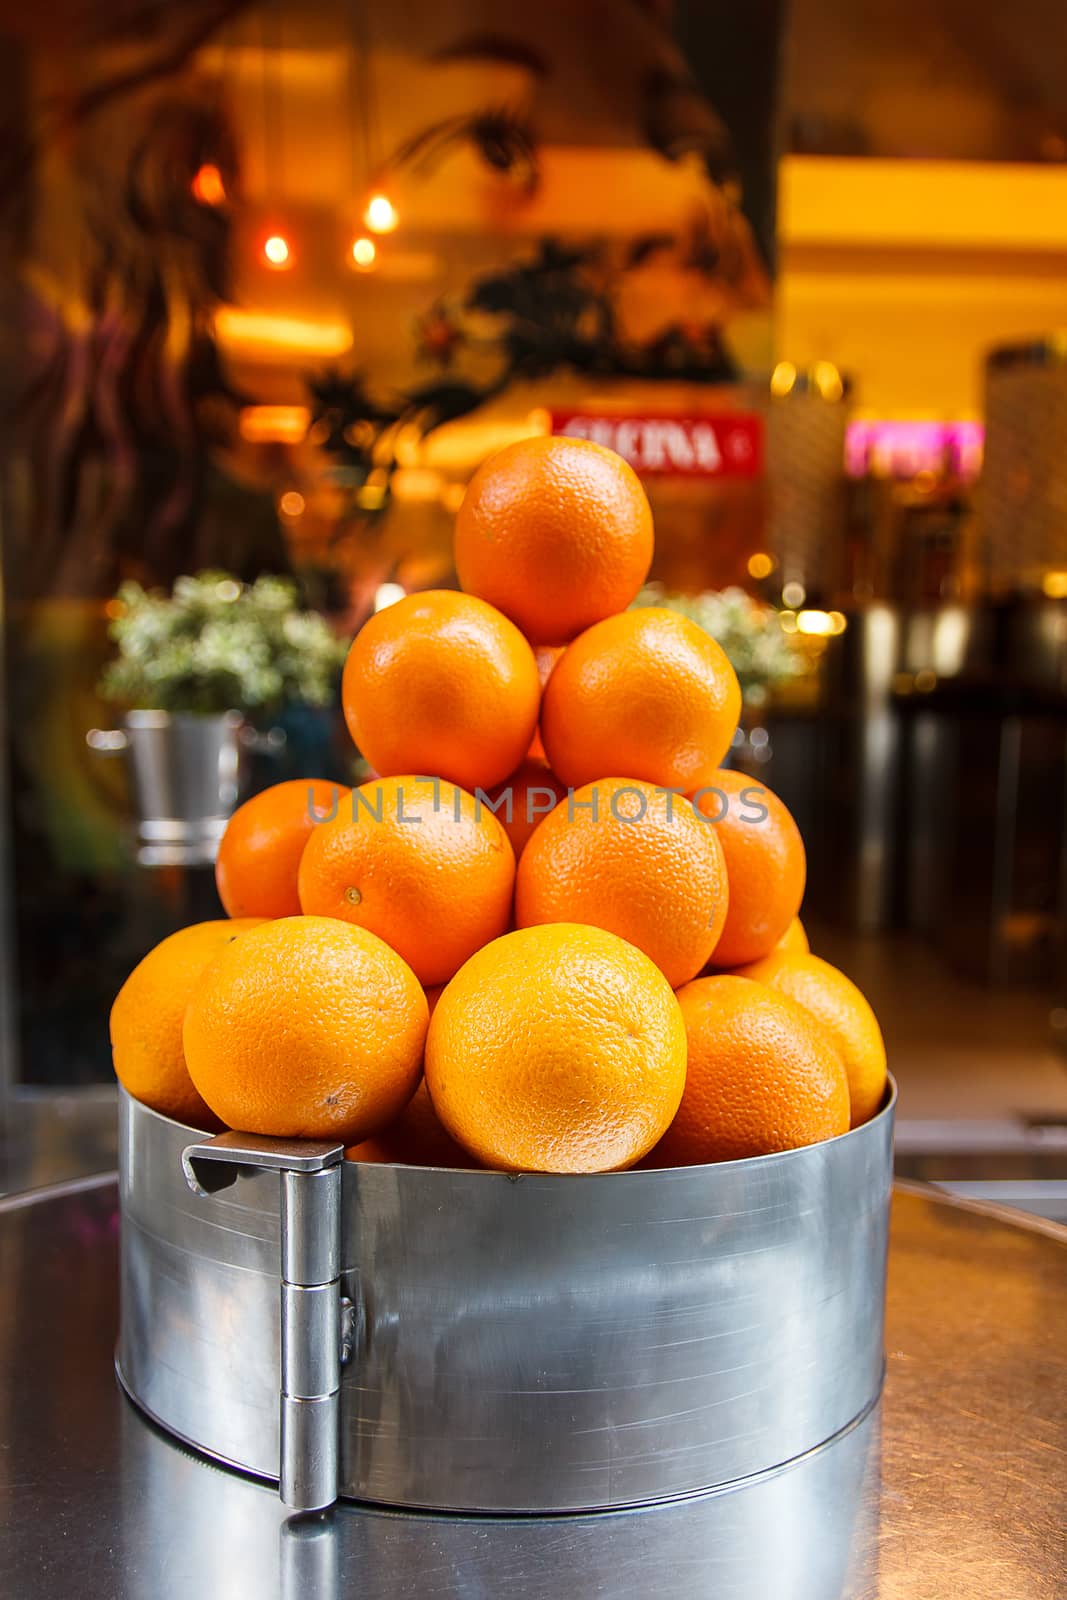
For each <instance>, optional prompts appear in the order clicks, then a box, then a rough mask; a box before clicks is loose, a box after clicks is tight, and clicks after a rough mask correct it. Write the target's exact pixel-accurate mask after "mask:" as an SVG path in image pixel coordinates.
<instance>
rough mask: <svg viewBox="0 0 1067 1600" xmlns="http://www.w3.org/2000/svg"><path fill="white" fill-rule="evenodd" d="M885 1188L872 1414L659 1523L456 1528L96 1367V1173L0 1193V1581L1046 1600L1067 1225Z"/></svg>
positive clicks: (111, 1281)
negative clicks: (196, 1418)
mask: <svg viewBox="0 0 1067 1600" xmlns="http://www.w3.org/2000/svg"><path fill="white" fill-rule="evenodd" d="M1021 1220H1022V1219H1017V1218H1013V1217H1008V1216H1006V1215H1005V1214H1003V1213H995V1212H993V1211H985V1212H983V1211H981V1210H977V1209H974V1208H970V1207H966V1206H962V1205H959V1204H957V1203H953V1202H951V1201H947V1200H945V1199H939V1198H935V1197H933V1196H931V1195H929V1194H928V1193H925V1192H919V1191H912V1190H907V1189H905V1190H902V1191H900V1192H898V1194H897V1196H896V1199H895V1205H894V1226H893V1244H892V1251H891V1265H890V1281H889V1312H888V1330H887V1351H888V1379H887V1384H886V1390H885V1395H884V1399H883V1401H882V1403H881V1405H880V1406H879V1407H878V1408H877V1410H876V1411H875V1412H874V1413H873V1414H872V1415H871V1416H870V1417H869V1418H868V1419H867V1420H866V1421H865V1422H864V1423H862V1424H861V1425H860V1426H858V1427H857V1428H855V1429H853V1431H852V1432H851V1433H850V1434H848V1435H846V1436H845V1437H844V1438H842V1439H841V1440H839V1441H838V1442H837V1443H836V1444H834V1445H832V1446H831V1447H829V1448H827V1449H825V1450H822V1451H820V1452H817V1453H816V1454H814V1455H813V1456H811V1457H809V1458H808V1459H807V1460H806V1461H804V1462H802V1463H800V1464H799V1465H797V1466H796V1467H794V1468H792V1469H791V1470H789V1471H787V1472H783V1473H780V1474H779V1475H778V1476H777V1477H774V1478H771V1479H769V1480H766V1481H764V1482H762V1483H758V1484H754V1485H752V1486H750V1487H748V1488H742V1489H736V1490H734V1491H732V1492H730V1493H726V1494H721V1495H717V1496H704V1497H701V1498H697V1499H693V1500H688V1501H682V1502H676V1503H674V1504H672V1505H669V1506H665V1507H661V1508H658V1509H654V1510H648V1511H638V1512H626V1513H617V1514H610V1515H601V1516H582V1517H555V1518H544V1519H526V1520H515V1519H504V1518H480V1519H472V1518H466V1519H464V1518H448V1517H441V1516H432V1515H405V1514H401V1513H390V1512H382V1511H375V1510H367V1509H363V1508H360V1507H357V1506H350V1505H346V1506H341V1507H339V1508H338V1509H337V1510H336V1511H335V1512H333V1513H332V1514H330V1515H328V1516H326V1517H324V1518H320V1519H311V1520H307V1519H304V1520H297V1519H292V1518H287V1517H286V1515H285V1513H284V1509H283V1508H282V1507H281V1506H280V1504H279V1502H278V1498H277V1493H276V1491H275V1490H274V1489H273V1488H272V1487H270V1486H268V1485H265V1484H262V1483H257V1482H254V1481H252V1480H249V1479H245V1478H241V1477H239V1476H237V1475H236V1474H233V1473H230V1472H227V1471H225V1470H223V1469H221V1468H218V1467H215V1466H213V1465H211V1464H209V1463H208V1462H206V1461H202V1460H199V1459H197V1458H195V1457H194V1456H192V1455H191V1454H189V1453H188V1452H187V1451H184V1450H183V1449H181V1448H180V1447H179V1446H177V1445H175V1444H174V1443H172V1442H171V1441H170V1440H169V1439H167V1438H166V1437H165V1436H163V1435H162V1434H160V1433H158V1432H157V1431H155V1430H154V1429H153V1428H152V1427H151V1426H150V1425H149V1424H148V1423H146V1422H145V1421H144V1420H143V1419H142V1417H141V1416H140V1415H139V1413H138V1412H137V1411H135V1410H134V1408H133V1406H132V1405H131V1404H130V1403H129V1402H128V1401H127V1400H126V1399H125V1398H124V1397H123V1396H122V1394H121V1393H120V1391H119V1389H118V1386H117V1384H116V1382H115V1379H114V1376H113V1371H112V1353H113V1343H114V1337H115V1327H116V1317H117V1307H116V1284H117V1268H116V1243H117V1229H118V1221H117V1201H116V1191H115V1184H114V1181H113V1179H110V1178H102V1179H96V1180H87V1181H85V1182H82V1183H77V1184H73V1185H68V1186H65V1187H62V1188H59V1189H54V1190H50V1191H43V1192H41V1193H39V1194H38V1195H36V1196H34V1195H29V1196H22V1197H16V1198H15V1199H13V1200H8V1201H5V1202H3V1203H2V1204H0V1593H3V1594H4V1595H5V1596H11V1597H12V1600H38V1597H41V1596H49V1597H51V1596H59V1595H62V1596H64V1597H70V1600H81V1597H83V1596H84V1597H86V1600H89V1597H91V1600H112V1597H114V1600H120V1597H121V1600H170V1597H172V1596H178V1595H181V1596H183V1597H186V1600H187V1597H190V1596H195V1597H197V1600H245V1597H255V1600H273V1597H275V1596H280V1597H284V1600H297V1597H298V1596H299V1597H300V1600H335V1597H340V1596H346V1595H352V1596H357V1595H358V1596H360V1597H361V1600H386V1597H390V1600H394V1597H395V1600H444V1597H446V1596H448V1597H453V1596H454V1597H463V1600H467V1597H471V1600H475V1597H477V1600H497V1597H498V1596H499V1597H505V1596H506V1597H507V1600H548V1597H549V1596H551V1597H553V1600H555V1597H557V1596H562V1597H564V1600H593V1597H600V1596H604V1597H607V1596H610V1597H612V1600H646V1597H649V1596H664V1597H670V1600H698V1597H699V1600H712V1597H714V1600H727V1597H729V1600H875V1597H877V1600H957V1597H958V1600H986V1597H988V1600H1064V1596H1065V1595H1067V1543H1065V1534H1064V1529H1065V1527H1067V1230H1064V1229H1062V1228H1057V1227H1055V1226H1054V1225H1053V1224H1041V1223H1040V1222H1035V1223H1033V1224H1032V1225H1029V1226H1023V1225H1020V1223H1021Z"/></svg>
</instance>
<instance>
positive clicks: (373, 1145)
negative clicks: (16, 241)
mask: <svg viewBox="0 0 1067 1600" xmlns="http://www.w3.org/2000/svg"><path fill="white" fill-rule="evenodd" d="M345 1156H346V1158H347V1159H348V1160H349V1161H372V1162H374V1163H375V1164H377V1165H381V1164H382V1163H385V1162H392V1163H399V1164H402V1165H404V1166H408V1167H471V1166H474V1165H475V1162H474V1160H473V1158H472V1157H471V1156H469V1155H468V1154H467V1152H466V1151H465V1150H463V1149H462V1148H461V1147H460V1146H459V1145H458V1144H457V1143H456V1142H455V1140H454V1139H450V1138H449V1136H448V1134H447V1133H446V1132H445V1130H444V1128H443V1127H442V1126H441V1121H440V1118H439V1117H438V1115H437V1112H436V1111H435V1110H434V1108H433V1101H432V1100H431V1099H430V1091H429V1089H427V1087H426V1079H425V1078H423V1079H422V1081H421V1083H420V1084H419V1087H418V1088H417V1089H416V1090H415V1093H414V1095H413V1096H412V1097H411V1099H410V1100H409V1101H408V1103H407V1105H406V1106H405V1107H404V1109H403V1111H402V1112H401V1113H400V1115H399V1116H398V1117H397V1119H396V1121H395V1122H391V1123H390V1124H389V1126H388V1127H387V1128H383V1129H382V1131H381V1133H379V1134H376V1135H375V1136H374V1138H373V1139H364V1141H363V1143H362V1144H356V1145H350V1146H349V1147H348V1149H347V1150H346V1151H345Z"/></svg>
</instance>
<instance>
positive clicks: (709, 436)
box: [552, 411, 763, 478]
mask: <svg viewBox="0 0 1067 1600" xmlns="http://www.w3.org/2000/svg"><path fill="white" fill-rule="evenodd" d="M552 432H553V433H557V434H559V433H562V434H566V435H568V436H569V437H570V438H572V439H591V440H592V441H593V443H594V444H602V445H606V446H607V448H608V449H609V450H615V451H616V452H617V453H618V454H619V455H620V456H622V457H623V458H624V460H626V461H628V462H629V463H630V465H631V467H633V469H634V471H635V472H637V473H639V474H640V476H641V477H643V478H652V477H675V478H757V477H759V475H760V473H761V472H762V471H763V419H762V418H761V417H759V416H757V415H756V414H755V413H754V412H741V411H737V412H727V411H724V412H719V413H718V414H717V415H715V416H679V415H677V414H671V413H667V414H664V415H662V416H621V415H617V416H608V415H600V416H595V415H593V414H591V413H589V412H584V411H553V413H552Z"/></svg>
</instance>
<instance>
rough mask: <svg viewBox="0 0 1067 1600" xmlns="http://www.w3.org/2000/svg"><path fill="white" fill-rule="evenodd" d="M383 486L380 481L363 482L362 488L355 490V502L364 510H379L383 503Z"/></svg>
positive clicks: (384, 492)
mask: <svg viewBox="0 0 1067 1600" xmlns="http://www.w3.org/2000/svg"><path fill="white" fill-rule="evenodd" d="M385 495H386V491H385V486H384V485H383V484H380V483H365V484H364V485H363V487H362V489H359V490H357V492H356V502H357V504H358V505H360V506H361V507H362V508H363V510H364V511H380V510H381V508H382V506H384V504H385Z"/></svg>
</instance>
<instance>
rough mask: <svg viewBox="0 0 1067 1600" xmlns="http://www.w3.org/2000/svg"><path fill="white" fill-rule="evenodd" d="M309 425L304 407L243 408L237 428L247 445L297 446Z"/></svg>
mask: <svg viewBox="0 0 1067 1600" xmlns="http://www.w3.org/2000/svg"><path fill="white" fill-rule="evenodd" d="M310 421H311V413H310V411H309V410H308V408H307V406H244V407H243V408H242V410H241V414H240V416H239V418H238V423H237V426H238V429H239V431H240V434H241V438H242V439H247V440H248V441H249V443H250V444H300V443H301V442H302V441H303V440H304V438H305V437H306V435H307V431H308V423H309V422H310Z"/></svg>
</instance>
